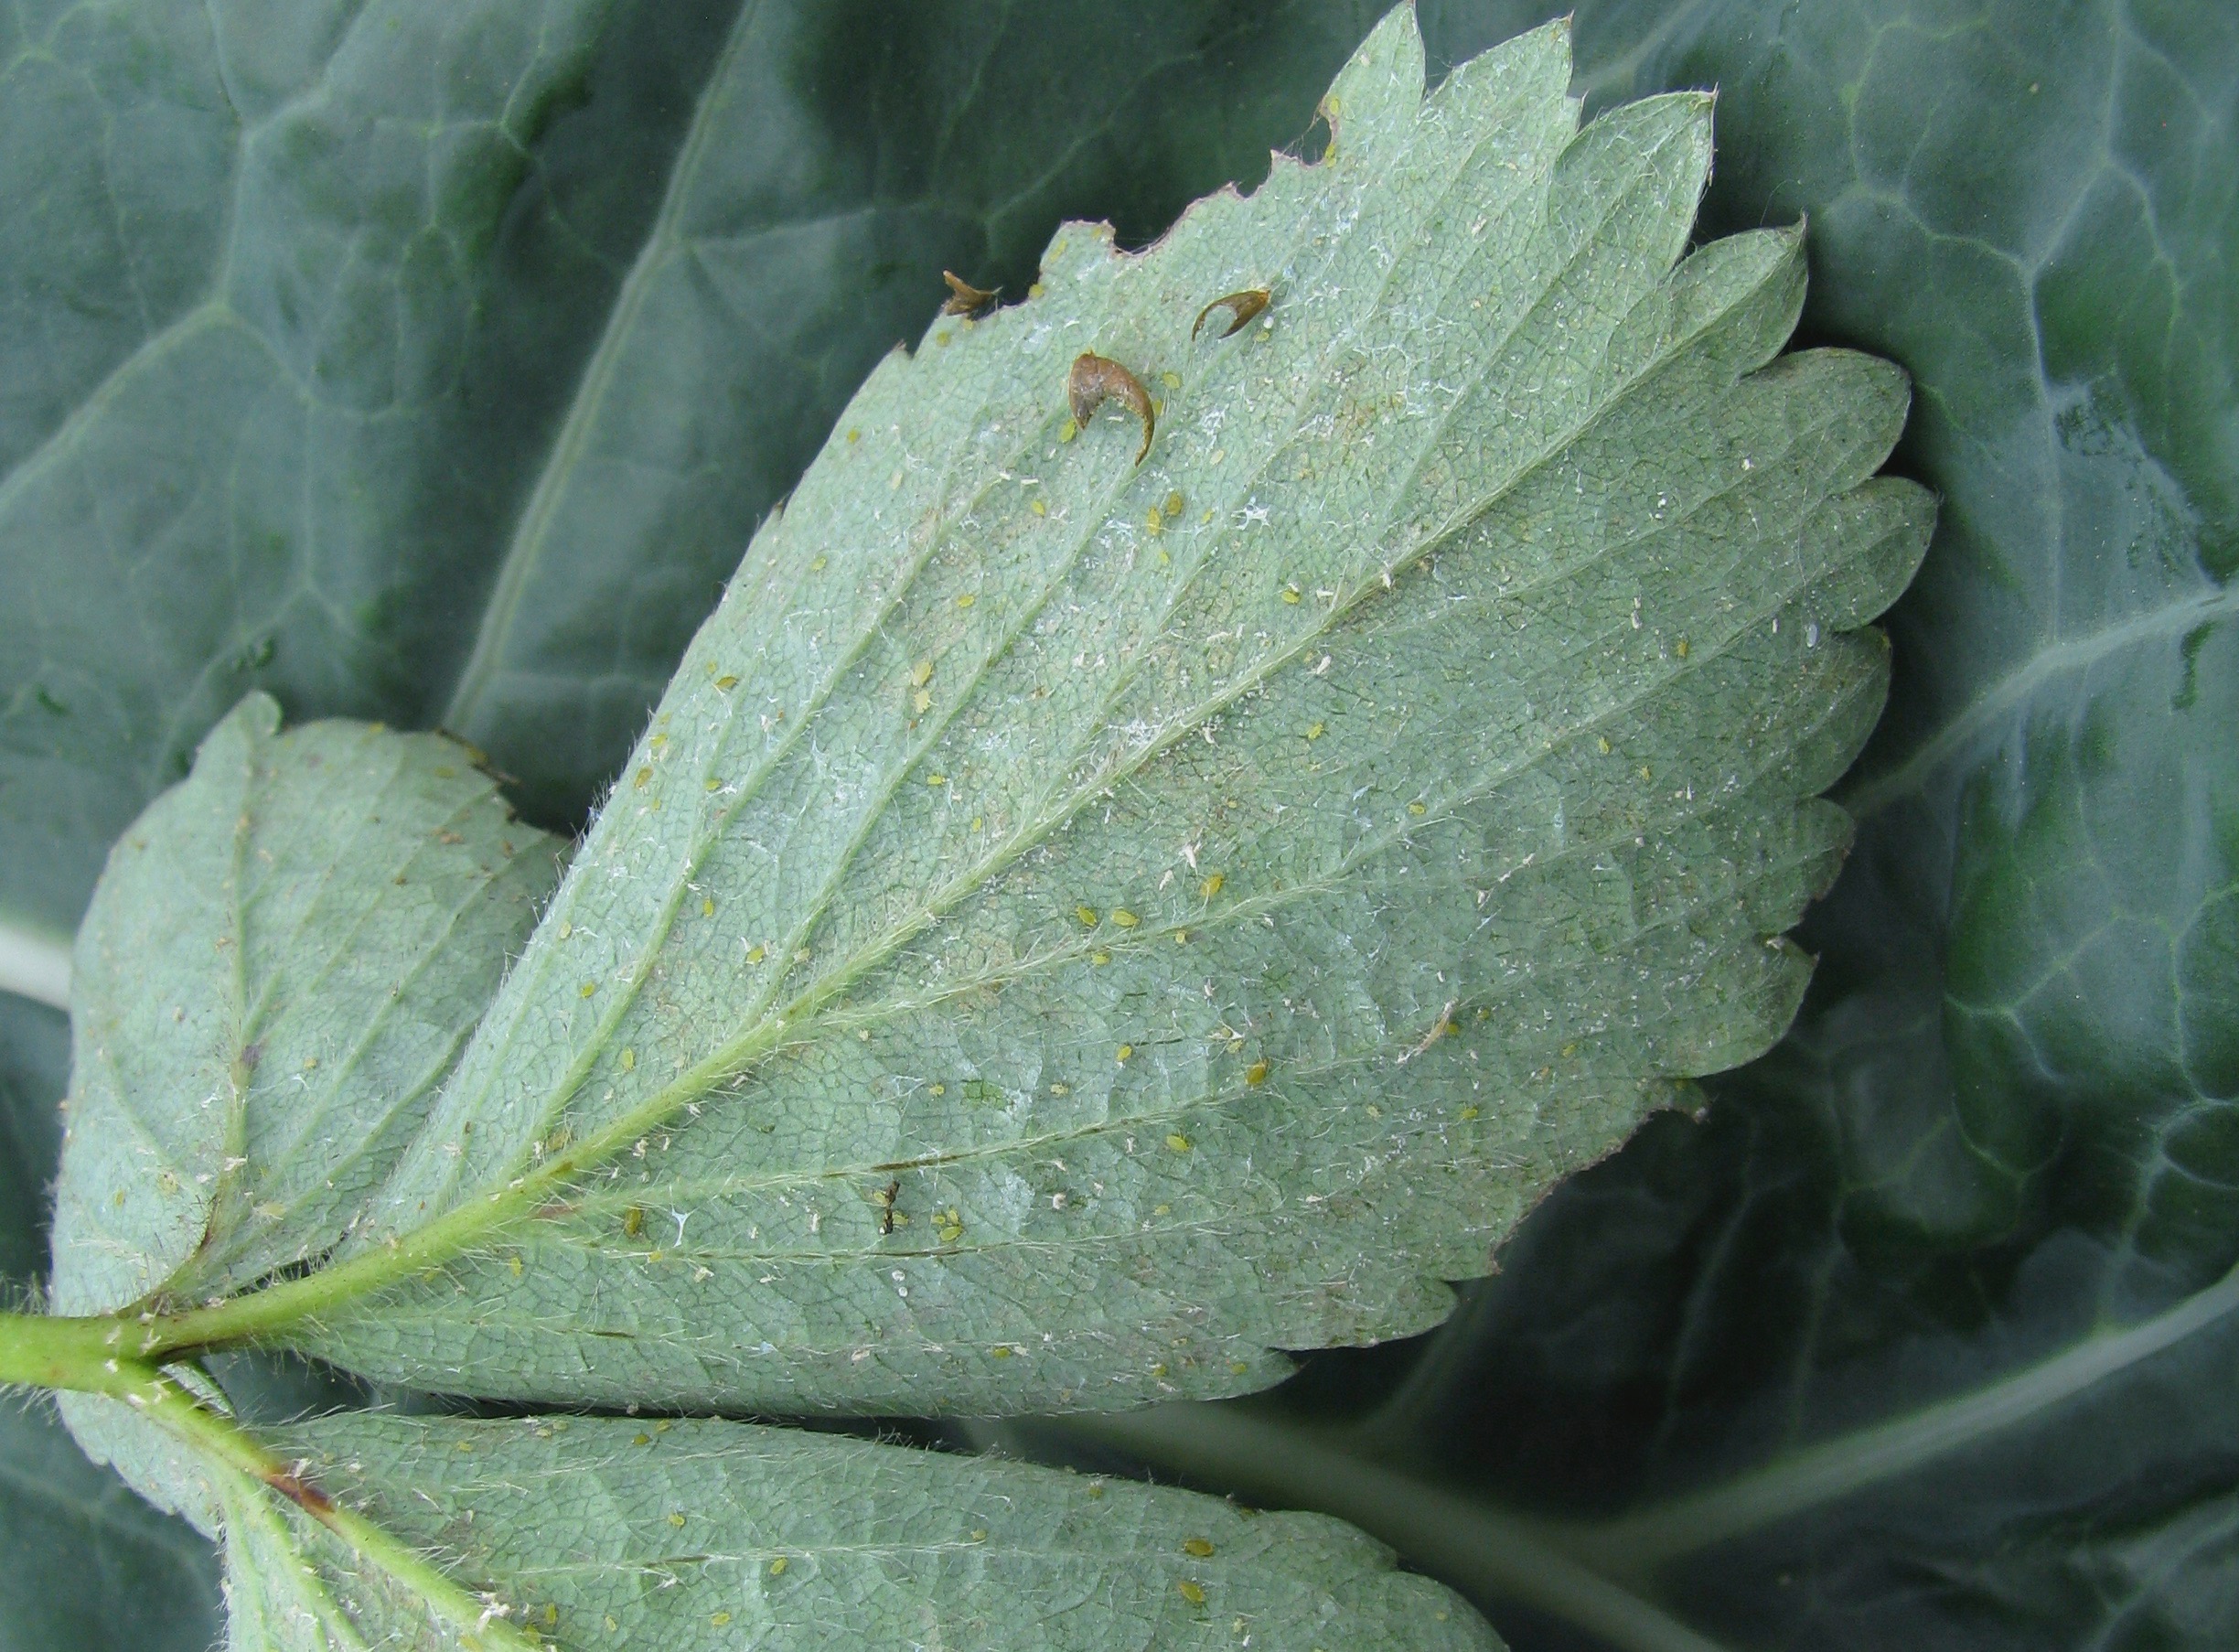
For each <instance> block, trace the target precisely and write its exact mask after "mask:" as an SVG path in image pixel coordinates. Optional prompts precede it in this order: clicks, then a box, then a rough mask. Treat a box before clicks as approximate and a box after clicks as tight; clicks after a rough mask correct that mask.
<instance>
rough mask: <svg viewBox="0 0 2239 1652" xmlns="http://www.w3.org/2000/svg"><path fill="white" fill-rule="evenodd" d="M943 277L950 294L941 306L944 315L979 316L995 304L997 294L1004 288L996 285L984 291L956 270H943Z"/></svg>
mask: <svg viewBox="0 0 2239 1652" xmlns="http://www.w3.org/2000/svg"><path fill="white" fill-rule="evenodd" d="M941 279H942V280H943V281H945V282H947V283H948V297H947V298H946V299H945V300H943V301H942V304H941V307H940V313H941V314H942V315H944V316H977V315H978V314H979V313H980V311H981V310H984V309H985V308H987V306H989V305H991V304H993V303H994V302H995V295H996V294H997V293H1000V292H1002V288H1001V287H996V288H994V289H992V290H991V291H988V292H982V291H980V289H979V288H978V287H976V286H974V285H972V284H971V283H970V282H969V281H966V280H965V279H964V278H963V277H962V276H961V275H959V274H957V273H956V272H955V271H954V270H943V271H942V272H941Z"/></svg>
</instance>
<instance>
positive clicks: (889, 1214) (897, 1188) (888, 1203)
mask: <svg viewBox="0 0 2239 1652" xmlns="http://www.w3.org/2000/svg"><path fill="white" fill-rule="evenodd" d="M901 1193H902V1184H901V1183H900V1182H898V1181H894V1182H889V1183H887V1184H886V1185H885V1186H884V1187H883V1188H881V1189H880V1190H879V1196H878V1204H879V1232H880V1234H881V1235H882V1236H883V1235H885V1234H889V1233H892V1232H893V1231H894V1230H895V1199H896V1198H898V1197H900V1196H901Z"/></svg>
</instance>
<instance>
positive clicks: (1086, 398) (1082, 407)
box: [1066, 350, 1158, 465]
mask: <svg viewBox="0 0 2239 1652" xmlns="http://www.w3.org/2000/svg"><path fill="white" fill-rule="evenodd" d="M1105 402H1119V403H1120V405H1121V406H1123V407H1125V408H1126V409H1127V410H1128V412H1130V413H1133V414H1134V415H1135V416H1136V417H1137V418H1139V419H1141V421H1142V429H1143V434H1142V445H1141V447H1138V448H1137V449H1136V450H1135V462H1136V463H1137V464H1138V465H1140V464H1141V463H1142V462H1143V456H1144V455H1145V454H1147V453H1149V452H1150V451H1151V434H1152V431H1154V430H1155V429H1156V428H1157V427H1158V414H1157V413H1155V412H1154V411H1153V410H1152V406H1151V392H1149V391H1147V390H1145V389H1144V388H1143V387H1142V381H1141V380H1140V379H1138V378H1137V377H1136V376H1135V375H1134V374H1133V373H1130V371H1128V370H1127V369H1126V368H1124V367H1121V366H1120V364H1119V363H1118V362H1117V361H1114V360H1112V359H1109V357H1105V356H1099V355H1098V354H1097V353H1096V352H1095V351H1094V350H1083V351H1081V353H1080V354H1079V355H1077V356H1076V357H1074V358H1073V369H1072V370H1071V371H1070V372H1068V373H1066V405H1067V406H1069V407H1070V408H1071V409H1072V410H1073V422H1074V424H1077V425H1079V426H1080V427H1081V428H1082V429H1084V430H1085V429H1087V425H1088V421H1089V420H1090V419H1092V418H1094V417H1095V416H1096V411H1097V409H1098V408H1099V407H1101V406H1103V405H1104V403H1105Z"/></svg>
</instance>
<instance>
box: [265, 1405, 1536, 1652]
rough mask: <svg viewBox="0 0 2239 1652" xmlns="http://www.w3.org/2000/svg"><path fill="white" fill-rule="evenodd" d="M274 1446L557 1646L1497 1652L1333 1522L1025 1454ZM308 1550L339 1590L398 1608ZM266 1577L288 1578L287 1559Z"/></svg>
mask: <svg viewBox="0 0 2239 1652" xmlns="http://www.w3.org/2000/svg"><path fill="white" fill-rule="evenodd" d="M278 1443H279V1444H280V1445H281V1447H282V1449H283V1450H284V1451H285V1452H287V1453H289V1454H291V1455H293V1456H295V1457H296V1458H298V1459H300V1460H302V1461H304V1462H305V1464H306V1467H307V1470H308V1472H309V1474H310V1475H311V1477H312V1478H313V1479H314V1480H315V1481H316V1482H317V1483H318V1484H320V1485H322V1486H327V1487H329V1488H331V1489H332V1490H334V1491H335V1492H337V1494H339V1495H341V1496H344V1497H345V1498H346V1499H347V1500H348V1501H349V1502H350V1503H351V1504H353V1505H354V1506H356V1507H360V1508H362V1509H364V1510H365V1511H366V1512H368V1513H370V1514H372V1515H374V1516H375V1517H376V1518H380V1520H381V1521H382V1522H383V1523H384V1524H386V1525H388V1526H389V1527H391V1529H393V1530H395V1531H396V1532H397V1533H399V1534H400V1535H401V1536H402V1537H404V1538H406V1539H408V1540H410V1541H411V1542H412V1543H414V1544H416V1545H420V1546H423V1547H425V1548H429V1549H440V1550H442V1551H444V1552H445V1553H446V1554H447V1555H448V1556H449V1557H450V1558H451V1561H452V1563H453V1565H454V1566H455V1569H456V1570H457V1571H458V1572H461V1573H463V1574H465V1575H468V1576H473V1577H480V1578H501V1579H504V1580H506V1582H507V1584H508V1588H509V1594H510V1597H511V1600H512V1602H513V1604H514V1605H515V1607H516V1609H517V1610H518V1611H519V1612H520V1614H521V1616H522V1621H523V1622H525V1623H526V1624H527V1625H529V1626H530V1628H531V1629H533V1630H535V1631H537V1632H538V1633H540V1634H542V1635H546V1636H552V1638H554V1639H556V1640H557V1641H558V1642H559V1643H560V1644H562V1645H563V1646H615V1645H621V1646H659V1647H678V1648H693V1647H707V1648H711V1649H713V1648H718V1647H738V1646H742V1645H744V1646H782V1647H833V1648H842V1647H845V1648H854V1647H887V1646H905V1645H921V1646H967V1647H977V1646H985V1647H1028V1646H1032V1647H1053V1648H1082V1649H1084V1652H1085V1649H1088V1648H1095V1649H1096V1652H1106V1649H1109V1648H1143V1649H1145V1652H1148V1649H1149V1648H1152V1647H1178V1646H1197V1645H1205V1646H1234V1645H1237V1644H1238V1643H1239V1642H1240V1641H1241V1640H1242V1639H1243V1638H1245V1637H1246V1636H1249V1638H1250V1640H1251V1642H1252V1644H1253V1645H1255V1646H1275V1647H1310V1646H1323V1647H1331V1648H1335V1647H1400V1646H1404V1647H1410V1648H1422V1649H1423V1652H1437V1649H1440V1648H1448V1647H1452V1648H1461V1647H1494V1646H1496V1645H1497V1644H1498V1643H1497V1642H1496V1641H1494V1637H1493V1636H1492V1634H1491V1632H1490V1631H1489V1630H1487V1629H1486V1627H1485V1625H1484V1621H1483V1620H1482V1619H1480V1618H1479V1617H1478V1616H1477V1615H1476V1614H1474V1613H1473V1612H1471V1611H1470V1610H1469V1609H1468V1608H1467V1607H1465V1606H1463V1605H1462V1604H1461V1603H1460V1602H1458V1601H1457V1600H1455V1598H1454V1597H1453V1596H1452V1594H1450V1593H1448V1592H1447V1591H1446V1590H1445V1589H1443V1588H1441V1586H1439V1585H1438V1584H1436V1583H1433V1582H1430V1580H1428V1579H1426V1578H1421V1577H1417V1576H1413V1575H1411V1574H1409V1573H1406V1572H1397V1571H1394V1570H1393V1569H1392V1566H1391V1556H1390V1551H1389V1550H1385V1549H1384V1548H1382V1546H1381V1545H1378V1544H1376V1543H1373V1542H1370V1541H1369V1540H1368V1539H1364V1538H1363V1537H1361V1536H1360V1534H1359V1533H1357V1532H1355V1531H1354V1530H1352V1529H1350V1528H1348V1527H1344V1526H1341V1525H1339V1524H1338V1523H1337V1522H1335V1521H1334V1520H1329V1519H1326V1518H1321V1517H1318V1516H1312V1515H1282V1514H1275V1515H1255V1514H1253V1513H1252V1512H1251V1511H1248V1510H1242V1509H1238V1508H1237V1507H1233V1506H1231V1505H1228V1504H1225V1503H1221V1502H1218V1501H1216V1500H1215V1499H1213V1498H1209V1497H1202V1496H1194V1494H1191V1493H1187V1492H1180V1491H1173V1490H1162V1489H1158V1488H1154V1487H1151V1486H1140V1485H1135V1484H1131V1483H1128V1482H1109V1483H1108V1482H1105V1481H1102V1480H1098V1479H1092V1478H1089V1477H1087V1476H1075V1475H1063V1474H1059V1473H1056V1472H1055V1471H1052V1470H1049V1469H1044V1468H1037V1467H1033V1466H1030V1465H1027V1464H1011V1463H1003V1462H1000V1461H996V1460H992V1459H980V1458H970V1457H956V1456H948V1455H945V1454H930V1453H923V1452H911V1451H905V1450H901V1449H897V1448H895V1447H893V1446H884V1445H874V1444H872V1443H867V1442H864V1441H861V1440H852V1439H846V1438H842V1437H838V1436H833V1435H825V1434H812V1433H804V1432H796V1431H793V1430H786V1429H768V1428H755V1427H749V1426H746V1425H744V1424H739V1423H730V1422H692V1421H684V1422H678V1423H675V1424H673V1425H671V1424H667V1423H659V1424H657V1423H652V1422H640V1421H634V1420H628V1419H622V1418H612V1419H596V1418H566V1417H552V1418H527V1419H522V1420H520V1421H507V1422H477V1421H455V1420H446V1419H432V1418H397V1417H382V1416H370V1415H366V1414H363V1413H357V1414H351V1415H346V1416H339V1417H332V1418H327V1419H325V1420H323V1421H317V1422H314V1423H306V1424H302V1425H298V1426H297V1427H295V1428H293V1429H289V1430H285V1431H282V1432H281V1433H280V1435H279V1436H278ZM293 1523H294V1524H295V1525H297V1526H299V1527H303V1526H308V1525H309V1522H307V1521H304V1520H303V1519H302V1518H301V1517H295V1520H294V1522H293ZM313 1530H314V1531H316V1528H314V1529H313ZM322 1536H323V1534H322ZM306 1547H308V1548H309V1549H310V1551H311V1552H312V1553H313V1554H314V1555H316V1556H317V1557H318V1564H319V1569H320V1571H321V1572H322V1573H323V1574H324V1578H325V1580H326V1582H327V1587H328V1589H329V1590H331V1591H333V1592H335V1593H337V1594H346V1595H348V1596H349V1597H350V1598H353V1599H356V1600H361V1601H373V1600H376V1599H377V1598H378V1597H379V1596H380V1583H379V1580H378V1579H368V1578H362V1577H356V1576H353V1575H351V1573H350V1572H348V1569H347V1566H346V1563H345V1562H344V1561H342V1560H341V1559H340V1557H337V1556H336V1555H334V1554H333V1553H331V1552H328V1549H327V1544H324V1543H322V1542H320V1541H318V1540H316V1539H314V1540H312V1541H311V1542H309V1543H308V1544H307V1545H306ZM237 1575H238V1573H237ZM257 1575H258V1577H259V1578H261V1579H262V1580H266V1585H265V1586H266V1587H268V1588H269V1587H272V1586H273V1585H274V1584H275V1583H280V1582H283V1581H284V1579H285V1572H284V1571H282V1570H280V1569H279V1568H276V1567H275V1566H273V1564H271V1563H269V1562H267V1563H266V1564H265V1565H263V1566H262V1568H260V1570H259V1572H258V1574H257ZM238 1587H239V1585H238V1584H237V1591H238ZM297 1598H300V1594H299V1595H298V1597H297ZM387 1609H388V1610H391V1611H393V1610H395V1609H396V1608H395V1606H394V1604H393V1603H391V1604H388V1606H387ZM260 1619H261V1621H260V1623H259V1625H257V1627H258V1629H261V1630H262V1641H263V1644H266V1645H285V1644H289V1642H288V1640H287V1639H286V1637H285V1620H284V1609H283V1610H274V1609H273V1608H272V1607H269V1606H268V1607H267V1608H266V1609H265V1610H264V1611H263V1612H262V1613H261V1614H260ZM237 1622H238V1620H237ZM1238 1624H1241V1625H1243V1627H1242V1628H1240V1629H1239V1628H1237V1626H1236V1625H1238ZM252 1633H254V1632H253V1631H252ZM369 1638H370V1636H369ZM248 1644H250V1645H256V1644H259V1643H258V1641H257V1640H256V1639H253V1638H252V1639H251V1640H249V1642H248Z"/></svg>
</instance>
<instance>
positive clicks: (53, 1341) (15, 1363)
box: [0, 1314, 542, 1652]
mask: <svg viewBox="0 0 2239 1652" xmlns="http://www.w3.org/2000/svg"><path fill="white" fill-rule="evenodd" d="M137 1329H138V1327H137V1326H134V1325H131V1324H129V1323H128V1322H126V1321H124V1320H119V1319H106V1320H104V1319H57V1318H49V1317H47V1316H45V1315H41V1314H0V1382H5V1383H19V1384H23V1385H26V1386H28V1387H34V1388H42V1389H74V1390H77V1391H79V1392H81V1393H90V1394H101V1395H104V1396H106V1397H107V1398H109V1399H112V1400H119V1401H121V1402H122V1403H123V1404H125V1405H128V1406H130V1407H131V1408H132V1409H133V1410H134V1411H136V1412H138V1413H139V1414H140V1415H141V1416H142V1417H145V1419H147V1420H148V1421H151V1422H153V1423H155V1425H156V1426H157V1427H158V1428H161V1429H162V1430H164V1431H165V1432H166V1433H168V1434H170V1435H172V1436H173V1437H174V1438H175V1439H177V1440H179V1441H181V1442H183V1443H185V1444H187V1446H188V1447H190V1448H191V1449H192V1450H193V1451H194V1452H195V1453H196V1454H198V1456H200V1457H202V1458H203V1459H204V1460H205V1461H207V1462H209V1463H212V1464H217V1465H218V1466H220V1467H221V1468H224V1469H228V1470H230V1471H231V1472H232V1473H233V1474H235V1475H241V1476H243V1477H244V1478H246V1479H248V1480H251V1481H253V1482H255V1483H257V1484H258V1485H262V1486H266V1487H269V1488H270V1489H271V1490H272V1491H273V1492H275V1493H277V1494H278V1495H280V1496H284V1497H285V1498H287V1499H288V1501H289V1502H291V1503H293V1504H295V1507H298V1508H300V1509H302V1510H303V1511H304V1513H305V1514H306V1515H308V1516H310V1518H313V1519H315V1520H316V1521H317V1522H318V1523H319V1524H320V1525H321V1526H324V1527H325V1528H326V1529H327V1530H328V1531H330V1532H332V1533H333V1534H334V1535H335V1536H336V1537H337V1538H338V1539H341V1541H342V1542H343V1543H345V1544H347V1545H348V1548H349V1550H350V1551H351V1552H352V1553H354V1554H355V1555H357V1557H358V1558H359V1560H360V1561H364V1562H365V1563H366V1564H367V1565H369V1566H371V1567H375V1568H377V1569H378V1570H380V1571H381V1572H386V1573H387V1574H388V1575H389V1576H391V1578H393V1579H395V1580H396V1581H397V1582H399V1583H400V1584H402V1586H403V1587H405V1588H406V1589H409V1590H410V1591H411V1592H412V1593H414V1594H415V1595H417V1596H418V1597H419V1598H420V1599H421V1600H423V1601H424V1602H425V1603H426V1604H427V1607H428V1610H429V1611H430V1612H432V1613H434V1614H435V1615H436V1616H437V1617H439V1618H441V1619H442V1620H444V1621H445V1623H448V1624H449V1625H452V1627H453V1628H455V1630H457V1631H458V1637H459V1644H460V1645H461V1646H463V1647H467V1648H470V1652H471V1649H476V1648H478V1649H479V1652H541V1648H542V1643H541V1642H540V1641H539V1640H538V1639H537V1638H536V1636H533V1635H531V1634H530V1633H528V1632H526V1631H524V1630H521V1629H519V1628H517V1627H515V1626H514V1625H511V1624H509V1623H507V1622H506V1621H505V1618H504V1616H503V1615H502V1614H500V1613H499V1612H498V1609H497V1608H496V1607H495V1606H494V1605H493V1604H491V1603H490V1602H487V1601H485V1600H484V1599H482V1598H481V1597H479V1596H477V1595H476V1594H474V1593H470V1592H469V1591H467V1590H466V1589H465V1588H462V1587H461V1586H460V1585H459V1584H458V1583H456V1582H454V1581H453V1580H452V1579H451V1578H450V1577H449V1576H448V1575H446V1574H445V1572H444V1571H443V1569H442V1568H441V1567H439V1566H436V1565H435V1564H434V1562H432V1561H428V1560H426V1559H425V1558H423V1556H421V1555H419V1554H417V1553H415V1552H414V1551H413V1550H412V1549H411V1548H410V1547H409V1546H408V1545H406V1544H404V1543H402V1542H400V1541H399V1540H398V1539H396V1537H395V1536H394V1535H393V1534H391V1532H389V1531H388V1530H387V1529H384V1528H383V1527H380V1526H379V1525H376V1524H375V1523H374V1522H373V1521H371V1520H369V1519H367V1518H365V1517H364V1516H363V1515H360V1514H356V1513H353V1512H352V1511H351V1510H349V1509H347V1508H344V1507H341V1506H340V1505H339V1504H337V1503H336V1502H335V1501H333V1500H332V1499H331V1498H329V1497H328V1496H327V1495H326V1494H325V1493H324V1492H321V1491H320V1490H319V1489H318V1488H317V1487H316V1486H312V1485H310V1484H308V1483H307V1482H305V1480H304V1479H303V1478H302V1477H301V1476H300V1475H298V1474H297V1473H296V1472H295V1468H294V1467H293V1466H291V1465H290V1464H287V1463H284V1462H283V1461H282V1460H281V1459H280V1458H279V1457H277V1456H275V1455H274V1454H273V1453H272V1452H271V1451H270V1450H269V1449H268V1448H267V1447H266V1446H265V1445H264V1444H263V1443H262V1442H260V1441H259V1440H258V1439H257V1438H256V1437H255V1436H254V1435H253V1434H252V1433H250V1432H249V1431H248V1430H246V1429H244V1428H242V1427H241V1424H239V1423H238V1422H236V1421H233V1420H232V1419H231V1418H230V1417H226V1416H221V1415H220V1414H219V1413H218V1412H217V1411H213V1410H212V1409H210V1408H209V1406H207V1405H204V1404H203V1403H202V1402H201V1401H200V1400H197V1399H196V1398H195V1396H194V1395H193V1394H191V1393H189V1392H188V1391H187V1389H184V1388H182V1387H181V1386H180V1385H179V1383H178V1382H177V1381H176V1380H174V1379H173V1378H169V1377H166V1375H164V1373H163V1372H162V1371H161V1370H159V1369H158V1368H156V1367H155V1366H154V1365H151V1364H149V1363H148V1362H146V1361H145V1360H142V1359H137V1358H134V1357H131V1356H130V1355H128V1354H123V1353H120V1352H118V1351H117V1349H118V1347H119V1346H120V1345H121V1344H123V1343H126V1342H128V1341H132V1340H136V1336H135V1333H136V1331H137Z"/></svg>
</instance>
